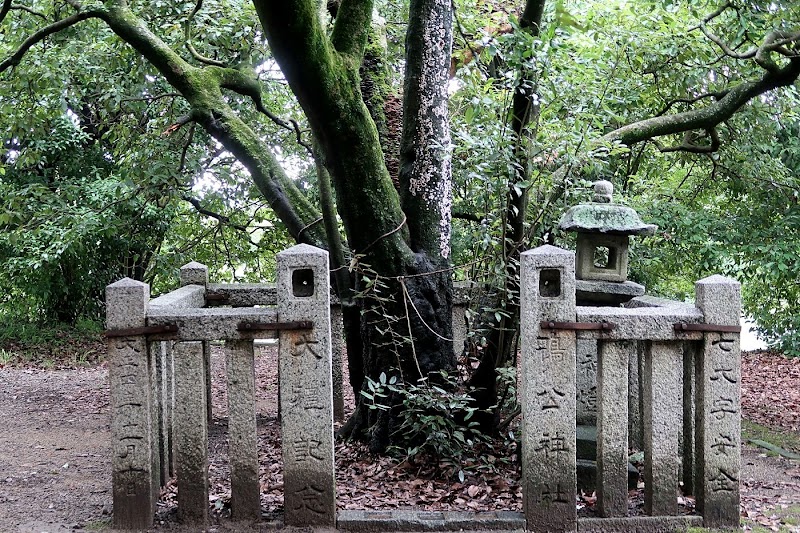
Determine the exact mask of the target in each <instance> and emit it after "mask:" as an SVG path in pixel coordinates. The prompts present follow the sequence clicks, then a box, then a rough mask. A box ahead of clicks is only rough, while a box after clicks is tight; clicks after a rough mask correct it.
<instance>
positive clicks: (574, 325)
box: [539, 320, 616, 331]
mask: <svg viewBox="0 0 800 533" xmlns="http://www.w3.org/2000/svg"><path fill="white" fill-rule="evenodd" d="M539 327H540V328H541V329H564V330H569V331H579V330H580V331H589V330H602V331H611V330H613V329H614V328H615V327H616V324H614V323H613V322H552V321H547V320H545V321H544V322H542V323H540V324H539Z"/></svg>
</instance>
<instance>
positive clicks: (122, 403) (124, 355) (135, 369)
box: [106, 278, 159, 529]
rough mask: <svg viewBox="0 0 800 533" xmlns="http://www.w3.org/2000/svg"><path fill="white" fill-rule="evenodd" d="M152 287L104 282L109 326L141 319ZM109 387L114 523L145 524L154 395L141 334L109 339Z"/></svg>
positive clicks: (152, 482) (150, 507)
mask: <svg viewBox="0 0 800 533" xmlns="http://www.w3.org/2000/svg"><path fill="white" fill-rule="evenodd" d="M149 297H150V287H149V286H148V285H147V284H145V283H141V282H138V281H134V280H132V279H128V278H125V279H123V280H120V281H118V282H116V283H112V284H111V285H109V286H108V287H106V304H107V307H106V308H107V314H106V323H107V327H108V329H109V330H115V329H116V330H120V329H129V328H139V327H143V326H144V325H145V314H146V311H147V301H148V299H149ZM108 358H109V381H110V389H111V439H112V446H111V449H112V457H111V467H112V487H113V499H114V527H115V528H118V529H147V528H149V527H150V526H151V525H152V523H153V513H154V512H155V498H154V495H157V478H158V475H159V474H158V472H157V471H155V470H154V464H158V452H157V450H156V449H155V445H154V442H153V436H154V420H153V413H154V409H153V398H152V394H153V391H152V387H151V382H150V380H151V375H150V368H149V361H148V350H147V342H146V340H145V337H144V336H138V337H136V336H131V337H112V338H110V339H109V344H108Z"/></svg>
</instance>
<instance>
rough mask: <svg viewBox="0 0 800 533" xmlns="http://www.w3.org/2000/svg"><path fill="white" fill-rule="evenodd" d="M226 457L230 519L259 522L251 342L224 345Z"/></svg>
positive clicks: (256, 441) (256, 436)
mask: <svg viewBox="0 0 800 533" xmlns="http://www.w3.org/2000/svg"><path fill="white" fill-rule="evenodd" d="M226 348H227V350H226V351H227V364H226V368H227V375H228V435H229V438H228V442H229V445H228V454H229V456H230V461H231V515H232V517H233V519H234V520H258V519H260V518H261V501H260V492H261V489H260V485H259V480H258V434H257V431H256V410H255V405H256V397H255V396H256V393H255V390H256V386H255V371H254V367H253V341H252V340H241V341H227V343H226Z"/></svg>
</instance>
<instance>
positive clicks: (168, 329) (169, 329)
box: [103, 324, 178, 337]
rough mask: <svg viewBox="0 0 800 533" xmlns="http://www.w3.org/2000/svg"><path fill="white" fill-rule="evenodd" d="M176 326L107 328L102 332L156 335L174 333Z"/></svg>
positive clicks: (111, 334)
mask: <svg viewBox="0 0 800 533" xmlns="http://www.w3.org/2000/svg"><path fill="white" fill-rule="evenodd" d="M176 331H178V326H177V325H175V324H164V325H163V326H144V327H141V328H128V329H109V330H107V331H104V332H103V335H105V336H106V337H136V336H138V335H157V334H160V333H175V332H176Z"/></svg>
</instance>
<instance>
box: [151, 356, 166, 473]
mask: <svg viewBox="0 0 800 533" xmlns="http://www.w3.org/2000/svg"><path fill="white" fill-rule="evenodd" d="M166 345H167V343H166V341H155V342H151V343H149V354H150V364H151V372H152V377H151V380H150V382H151V384H152V386H153V446H154V448H155V449H156V454H155V455H156V459H157V463H156V464H155V465H154V467H155V469H156V471H157V472H158V477H157V478H156V483H157V486H159V487H161V486H163V485H166V484H167V481H168V480H169V437H168V434H169V430H168V423H169V421H168V419H167V417H168V414H167V409H168V406H169V404H170V403H171V402H170V400H169V398H168V396H167V361H166V357H167V350H166Z"/></svg>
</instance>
